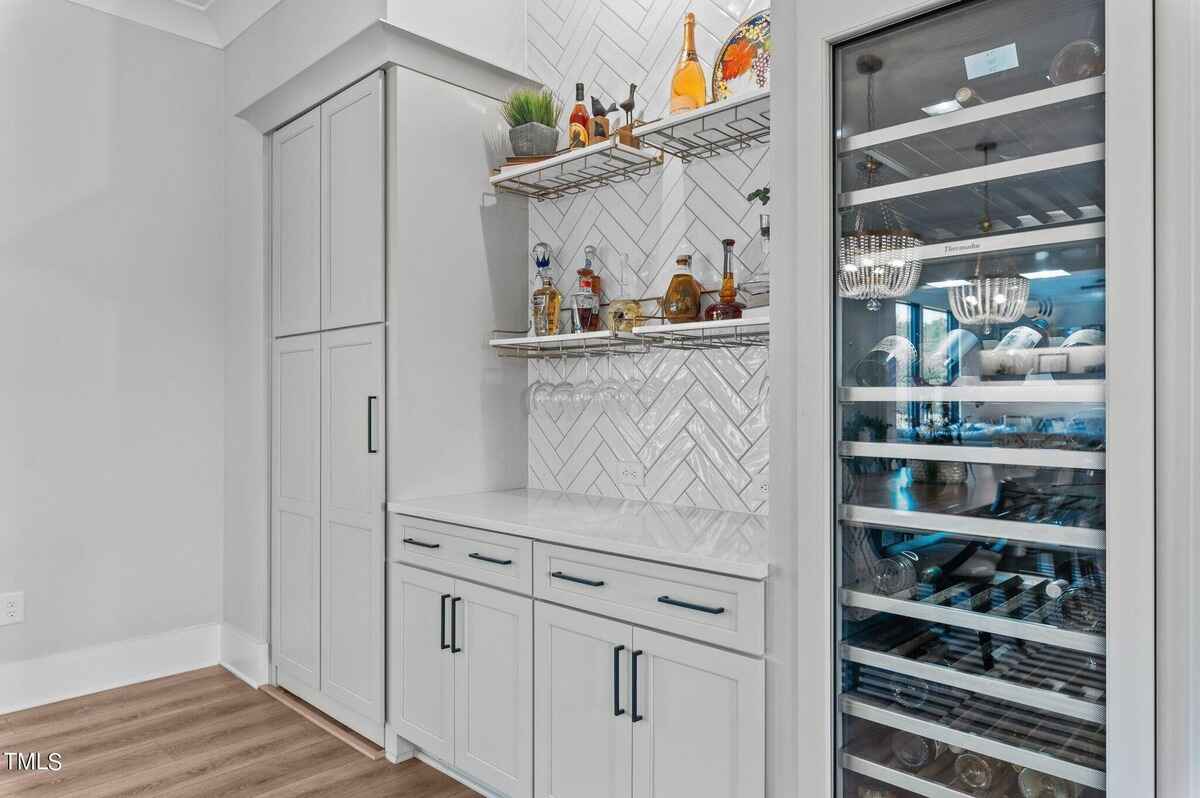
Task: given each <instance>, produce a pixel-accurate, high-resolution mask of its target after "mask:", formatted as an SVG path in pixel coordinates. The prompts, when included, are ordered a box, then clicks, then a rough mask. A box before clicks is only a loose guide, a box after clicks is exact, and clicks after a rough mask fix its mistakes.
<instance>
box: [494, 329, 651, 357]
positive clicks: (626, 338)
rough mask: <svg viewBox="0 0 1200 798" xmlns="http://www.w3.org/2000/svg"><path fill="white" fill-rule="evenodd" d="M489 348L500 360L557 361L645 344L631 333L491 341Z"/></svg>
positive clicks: (623, 350)
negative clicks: (541, 359) (560, 358)
mask: <svg viewBox="0 0 1200 798" xmlns="http://www.w3.org/2000/svg"><path fill="white" fill-rule="evenodd" d="M488 346H490V347H492V348H493V349H495V350H496V353H497V354H499V355H500V356H501V357H526V358H558V357H583V356H586V355H599V354H605V353H607V352H626V351H628V350H629V349H630V348H633V349H643V348H644V347H645V341H643V340H641V339H639V338H636V337H635V336H633V335H631V334H630V333H622V332H611V331H609V330H600V331H598V332H586V333H567V334H564V335H535V336H526V337H521V338H493V339H492V340H490V341H488Z"/></svg>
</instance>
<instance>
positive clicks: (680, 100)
mask: <svg viewBox="0 0 1200 798" xmlns="http://www.w3.org/2000/svg"><path fill="white" fill-rule="evenodd" d="M706 93H707V89H706V87H705V83H704V69H703V67H701V66H700V58H699V56H697V55H696V15H695V14H693V13H692V12H690V11H689V12H688V13H687V16H685V17H684V18H683V57H682V58H681V59H680V61H679V65H678V66H677V67H675V75H674V76H673V77H672V78H671V113H673V114H678V113H683V112H684V111H692V110H694V109H696V108H700V107H702V106H703V105H704V100H705V96H706Z"/></svg>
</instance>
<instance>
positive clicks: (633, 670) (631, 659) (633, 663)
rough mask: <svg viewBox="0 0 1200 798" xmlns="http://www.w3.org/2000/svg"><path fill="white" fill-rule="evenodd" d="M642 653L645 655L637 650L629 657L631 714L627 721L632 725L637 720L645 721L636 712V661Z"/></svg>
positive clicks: (642, 716)
mask: <svg viewBox="0 0 1200 798" xmlns="http://www.w3.org/2000/svg"><path fill="white" fill-rule="evenodd" d="M644 653H645V652H644V651H642V650H641V649H639V650H637V651H634V652H632V653H630V655H629V687H630V689H629V711H630V712H631V713H632V714H631V715H630V718H629V720H630V721H632V722H633V723H637V722H638V721H639V720H645V719H646V716H645V715H639V714H638V711H637V710H638V700H637V682H638V680H637V676H638V670H637V661H638V657H640V656H642V654H644Z"/></svg>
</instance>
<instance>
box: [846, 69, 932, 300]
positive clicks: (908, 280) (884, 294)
mask: <svg viewBox="0 0 1200 798" xmlns="http://www.w3.org/2000/svg"><path fill="white" fill-rule="evenodd" d="M855 65H856V66H857V68H858V73H859V74H860V75H866V76H867V129H868V130H874V129H875V74H876V73H877V72H879V70H881V69H883V60H882V59H881V58H879V57H878V56H874V55H861V56H859V58H858V61H857V62H856V64H855ZM858 169H859V171H860V172H862V173H863V174H864V175H865V183H866V187H867V188H871V187H872V186H873V185H874V182H875V173H876V172H878V171H879V162H878V161H876V160H875V159H874V158H871V157H870V156H868V157H867V159H866V160H865V161H864V162H862V163H860V164H858ZM879 215H880V217H881V220H880V221H881V224H880V225H879V226H878V227H869V226H868V224H867V220H866V212H865V211H864V209H863V208H862V207H860V208H858V209H857V210H855V212H854V226H853V231H852V232H850V233H848V234H846V235H844V236H842V238H841V240H840V241H838V274H837V278H838V280H837V281H838V295H839V296H841V297H844V298H846V299H865V300H866V302H867V310H879V308H880V307H881V304H880V302H879V300H881V299H899V298H900V297H905V296H908V295H909V294H911V293H912V292H913V289H914V288H916V287H917V282H918V281H919V280H920V279H921V261H920V259H919V258H918V257H917V249H918V247H920V246H921V243H922V242H921V239H920V238H918V237H917V236H916V235H915V234H914V233H913V232H912V231H910V230H907V229H905V228H904V227H902V226H901V225H900V223H899V221H898V219H897V218H896V212H895V211H894V210H893V209H892V206H891V203H890V202H888V201H887V200H884V201H883V202H881V203H880V204H879Z"/></svg>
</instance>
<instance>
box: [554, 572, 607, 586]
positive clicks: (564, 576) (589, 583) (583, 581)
mask: <svg viewBox="0 0 1200 798" xmlns="http://www.w3.org/2000/svg"><path fill="white" fill-rule="evenodd" d="M550 575H551V576H553V577H554V578H555V579H562V580H564V581H566V582H574V583H575V584H577V585H587V586H588V587H604V582H603V581H602V580H599V579H584V578H583V577H582V576H571V575H570V574H564V573H563V572H562V571H555V572H554V573H552V574H550Z"/></svg>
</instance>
